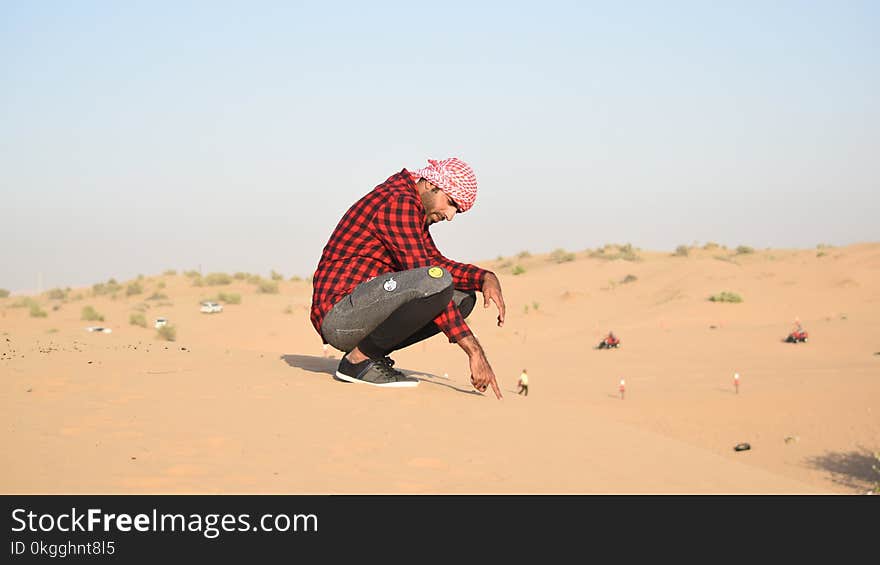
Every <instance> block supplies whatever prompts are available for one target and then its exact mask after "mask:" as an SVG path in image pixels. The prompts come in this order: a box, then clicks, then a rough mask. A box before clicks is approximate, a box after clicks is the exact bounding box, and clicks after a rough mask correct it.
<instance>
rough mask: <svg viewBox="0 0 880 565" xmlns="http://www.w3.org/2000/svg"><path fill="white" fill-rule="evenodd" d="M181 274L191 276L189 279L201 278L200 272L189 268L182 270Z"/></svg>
mask: <svg viewBox="0 0 880 565" xmlns="http://www.w3.org/2000/svg"><path fill="white" fill-rule="evenodd" d="M183 276H185V277H188V278H191V279H194V278H196V277H199V278H201V276H202V273H200V272H198V271H196V270H189V271H184V272H183Z"/></svg>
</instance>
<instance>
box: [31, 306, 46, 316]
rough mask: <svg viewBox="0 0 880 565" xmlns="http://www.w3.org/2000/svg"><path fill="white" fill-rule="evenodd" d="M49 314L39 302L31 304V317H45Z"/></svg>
mask: <svg viewBox="0 0 880 565" xmlns="http://www.w3.org/2000/svg"><path fill="white" fill-rule="evenodd" d="M48 315H49V314H47V313H46V311H45V310H43V309H42V308H40V305H39V304H37V303H33V304H31V318H45V317H46V316H48Z"/></svg>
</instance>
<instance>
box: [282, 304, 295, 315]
mask: <svg viewBox="0 0 880 565" xmlns="http://www.w3.org/2000/svg"><path fill="white" fill-rule="evenodd" d="M283 313H284V314H293V306H291V305H289V304H288V305H287V308H285V309H284V310H283Z"/></svg>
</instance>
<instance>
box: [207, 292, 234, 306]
mask: <svg viewBox="0 0 880 565" xmlns="http://www.w3.org/2000/svg"><path fill="white" fill-rule="evenodd" d="M209 302H224V303H226V304H241V295H240V294H238V293H237V292H229V293H226V292H221V293H220V294H218V295H217V298H215V299H214V300H209Z"/></svg>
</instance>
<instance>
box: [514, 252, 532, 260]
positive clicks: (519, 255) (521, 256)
mask: <svg viewBox="0 0 880 565" xmlns="http://www.w3.org/2000/svg"><path fill="white" fill-rule="evenodd" d="M516 256H517V258H518V259H528V258H529V257H531V256H532V254H531V253H529V252H528V251H520V252H519V253H517V254H516Z"/></svg>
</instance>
